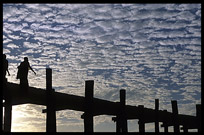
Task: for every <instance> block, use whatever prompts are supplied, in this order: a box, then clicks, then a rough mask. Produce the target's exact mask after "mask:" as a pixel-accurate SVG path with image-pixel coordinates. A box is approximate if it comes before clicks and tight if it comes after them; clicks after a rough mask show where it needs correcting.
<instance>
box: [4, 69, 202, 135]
mask: <svg viewBox="0 0 204 135" xmlns="http://www.w3.org/2000/svg"><path fill="white" fill-rule="evenodd" d="M22 91H23V90H22V89H21V88H20V86H19V84H14V83H9V82H7V81H6V80H5V82H4V91H3V99H4V100H5V102H4V103H3V106H4V107H5V111H4V127H3V131H4V132H11V124H12V123H11V117H12V106H13V105H20V104H36V105H44V106H46V109H45V110H42V113H46V115H47V117H46V132H56V129H57V128H56V111H60V110H65V109H69V110H75V111H82V112H84V113H83V115H82V116H81V118H82V119H84V132H94V123H93V117H94V116H97V115H111V116H113V118H112V120H113V122H116V132H128V125H127V120H131V119H138V120H139V121H138V124H139V132H145V123H155V132H156V133H158V132H160V131H159V122H162V123H163V124H162V127H164V132H168V127H169V126H173V127H174V132H180V130H183V131H184V132H188V129H198V132H201V105H200V104H199V105H196V116H190V115H185V114H179V112H178V106H177V101H171V103H172V112H167V111H166V110H159V100H158V99H155V108H154V109H150V108H145V107H144V106H143V105H138V106H131V105H126V91H125V90H124V89H122V90H120V102H111V101H107V100H102V99H98V98H94V81H93V80H88V81H85V97H82V96H76V95H71V94H65V93H60V92H55V90H54V89H52V70H51V69H49V68H48V69H46V89H39V88H34V87H29V88H28V90H27V92H22ZM181 125H182V127H180V126H181ZM104 132H105V131H104Z"/></svg>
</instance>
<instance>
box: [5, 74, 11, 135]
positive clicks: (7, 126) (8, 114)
mask: <svg viewBox="0 0 204 135" xmlns="http://www.w3.org/2000/svg"><path fill="white" fill-rule="evenodd" d="M4 96H5V110H4V132H11V122H12V104H11V97H10V92H9V91H8V89H7V79H6V78H5V80H4Z"/></svg>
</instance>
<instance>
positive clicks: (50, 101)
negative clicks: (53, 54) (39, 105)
mask: <svg viewBox="0 0 204 135" xmlns="http://www.w3.org/2000/svg"><path fill="white" fill-rule="evenodd" d="M53 92H54V89H52V69H50V68H46V98H47V99H46V100H47V119H46V132H56V112H55V97H53Z"/></svg>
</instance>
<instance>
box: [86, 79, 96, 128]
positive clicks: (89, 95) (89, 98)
mask: <svg viewBox="0 0 204 135" xmlns="http://www.w3.org/2000/svg"><path fill="white" fill-rule="evenodd" d="M93 89H94V81H93V80H88V81H86V82H85V112H84V132H93V131H94V129H93V95H94V93H93Z"/></svg>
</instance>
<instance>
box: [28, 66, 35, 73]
mask: <svg viewBox="0 0 204 135" xmlns="http://www.w3.org/2000/svg"><path fill="white" fill-rule="evenodd" d="M29 68H30V69H31V70H32V71H33V73H34V74H35V75H36V73H35V71H34V70H33V69H32V67H31V66H30V64H29Z"/></svg>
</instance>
